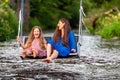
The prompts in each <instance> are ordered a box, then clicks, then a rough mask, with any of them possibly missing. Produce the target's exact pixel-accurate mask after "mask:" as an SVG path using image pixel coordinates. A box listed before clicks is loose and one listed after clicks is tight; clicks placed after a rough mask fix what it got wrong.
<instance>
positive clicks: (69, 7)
mask: <svg viewBox="0 0 120 80" xmlns="http://www.w3.org/2000/svg"><path fill="white" fill-rule="evenodd" d="M30 6H31V15H30V16H31V17H32V18H31V19H34V18H37V21H39V24H40V25H41V26H43V28H44V29H48V28H55V27H56V24H57V21H58V20H59V19H60V18H62V17H65V18H68V19H69V20H71V22H72V25H76V24H78V20H79V1H78V0H31V5H30ZM30 21H33V20H30ZM33 23H35V22H33ZM30 26H32V25H31V24H30Z"/></svg>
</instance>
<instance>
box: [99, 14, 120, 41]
mask: <svg viewBox="0 0 120 80" xmlns="http://www.w3.org/2000/svg"><path fill="white" fill-rule="evenodd" d="M119 15H120V14H118V16H113V15H112V18H107V19H108V20H106V19H104V21H103V22H104V25H103V22H102V25H103V26H102V29H101V30H100V31H99V32H98V33H99V34H100V35H101V36H102V37H103V38H107V39H110V38H113V37H119V38H120V16H119ZM105 20H106V23H105ZM108 21H109V23H108Z"/></svg>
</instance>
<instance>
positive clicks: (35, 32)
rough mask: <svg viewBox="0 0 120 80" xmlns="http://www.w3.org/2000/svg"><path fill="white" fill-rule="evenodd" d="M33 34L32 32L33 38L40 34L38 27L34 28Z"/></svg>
mask: <svg viewBox="0 0 120 80" xmlns="http://www.w3.org/2000/svg"><path fill="white" fill-rule="evenodd" d="M33 34H34V37H35V38H38V37H39V36H40V31H39V29H38V28H35V29H34V32H33Z"/></svg>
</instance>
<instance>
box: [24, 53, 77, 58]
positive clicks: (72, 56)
mask: <svg viewBox="0 0 120 80" xmlns="http://www.w3.org/2000/svg"><path fill="white" fill-rule="evenodd" d="M44 58H46V57H43V58H40V57H38V56H37V57H36V58H33V55H29V56H26V58H25V59H44ZM60 58H79V56H78V53H70V54H69V56H67V57H61V56H58V58H57V59H60Z"/></svg>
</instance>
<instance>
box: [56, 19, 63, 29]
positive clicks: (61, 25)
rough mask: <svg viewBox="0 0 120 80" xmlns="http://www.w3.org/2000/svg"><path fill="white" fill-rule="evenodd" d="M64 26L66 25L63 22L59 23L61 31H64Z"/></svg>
mask: <svg viewBox="0 0 120 80" xmlns="http://www.w3.org/2000/svg"><path fill="white" fill-rule="evenodd" d="M64 24H65V23H63V22H61V21H59V22H58V24H57V26H58V27H59V30H62V29H63V27H64Z"/></svg>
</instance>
